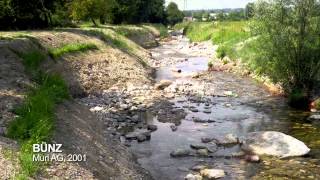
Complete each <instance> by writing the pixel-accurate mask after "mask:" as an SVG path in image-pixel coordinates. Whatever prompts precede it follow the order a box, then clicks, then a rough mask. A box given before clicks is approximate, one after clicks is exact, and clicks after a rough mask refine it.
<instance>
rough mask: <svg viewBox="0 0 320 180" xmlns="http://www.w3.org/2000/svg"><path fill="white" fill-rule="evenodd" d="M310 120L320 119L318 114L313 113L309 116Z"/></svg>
mask: <svg viewBox="0 0 320 180" xmlns="http://www.w3.org/2000/svg"><path fill="white" fill-rule="evenodd" d="M309 119H311V120H320V114H314V115H311V116H310V117H309Z"/></svg>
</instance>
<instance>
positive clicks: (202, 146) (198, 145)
mask: <svg viewBox="0 0 320 180" xmlns="http://www.w3.org/2000/svg"><path fill="white" fill-rule="evenodd" d="M190 147H191V148H192V149H207V147H206V146H205V145H203V144H190Z"/></svg>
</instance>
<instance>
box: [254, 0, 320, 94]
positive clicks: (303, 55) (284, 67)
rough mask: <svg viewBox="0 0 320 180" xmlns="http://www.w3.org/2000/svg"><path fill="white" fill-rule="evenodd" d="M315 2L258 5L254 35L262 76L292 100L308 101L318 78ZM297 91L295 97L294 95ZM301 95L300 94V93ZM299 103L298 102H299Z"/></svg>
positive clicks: (319, 59) (318, 20) (297, 0)
mask: <svg viewBox="0 0 320 180" xmlns="http://www.w3.org/2000/svg"><path fill="white" fill-rule="evenodd" d="M317 8H318V1H314V0H305V1H300V0H292V1H283V0H272V1H259V3H258V5H257V10H256V11H255V12H256V14H255V26H254V28H253V30H254V33H255V34H258V35H259V38H260V40H259V41H260V42H261V43H259V49H258V51H259V53H260V54H261V55H260V58H259V59H258V60H259V61H260V62H261V64H262V65H264V66H263V69H264V73H265V74H267V75H268V76H269V77H270V78H272V80H273V81H274V82H276V83H280V84H281V85H282V87H283V88H284V90H285V91H286V92H287V93H289V94H290V96H291V97H292V98H293V99H296V97H297V95H299V94H300V95H301V97H302V99H304V96H308V97H311V95H310V92H311V91H312V89H313V88H314V84H315V82H316V81H317V78H318V76H319V69H320V68H319V67H320V38H319V37H320V36H319V32H320V28H319V24H320V17H319V13H318V10H317ZM297 89H298V92H299V93H298V94H297ZM300 91H302V92H300ZM298 99H300V98H298Z"/></svg>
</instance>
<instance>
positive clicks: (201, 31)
mask: <svg viewBox="0 0 320 180" xmlns="http://www.w3.org/2000/svg"><path fill="white" fill-rule="evenodd" d="M179 26H180V25H179ZM179 26H178V27H179ZM214 29H215V25H214V23H201V22H195V23H190V24H188V25H187V26H186V29H185V34H186V36H187V37H188V38H189V39H190V40H191V41H192V42H199V41H208V40H210V39H211V37H212V34H213V32H214Z"/></svg>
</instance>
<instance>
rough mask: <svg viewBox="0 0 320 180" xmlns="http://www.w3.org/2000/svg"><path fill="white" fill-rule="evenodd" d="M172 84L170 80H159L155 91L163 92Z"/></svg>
mask: <svg viewBox="0 0 320 180" xmlns="http://www.w3.org/2000/svg"><path fill="white" fill-rule="evenodd" d="M171 84H172V81H170V80H161V81H160V82H159V83H157V84H156V85H155V89H157V90H164V89H165V88H167V87H169V86H170V85H171Z"/></svg>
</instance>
